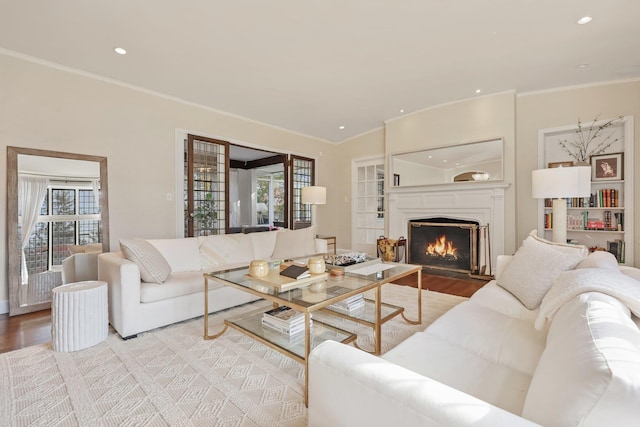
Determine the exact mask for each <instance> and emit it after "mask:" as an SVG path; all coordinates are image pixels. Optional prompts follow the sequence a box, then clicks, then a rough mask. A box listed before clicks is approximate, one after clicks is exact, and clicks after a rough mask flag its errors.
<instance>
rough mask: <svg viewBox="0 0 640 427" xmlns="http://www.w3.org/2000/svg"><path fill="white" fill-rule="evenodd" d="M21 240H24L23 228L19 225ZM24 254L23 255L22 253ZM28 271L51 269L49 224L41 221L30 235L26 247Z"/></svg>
mask: <svg viewBox="0 0 640 427" xmlns="http://www.w3.org/2000/svg"><path fill="white" fill-rule="evenodd" d="M18 228H19V229H18V234H19V235H20V237H19V240H20V241H22V229H21V228H20V227H18ZM21 256H22V255H21ZM24 256H25V261H26V263H27V272H28V273H29V274H33V273H40V272H43V271H47V270H48V269H49V224H48V223H46V222H39V223H37V224H36V227H35V229H34V231H33V233H31V236H30V237H29V243H27V246H26V247H25V249H24Z"/></svg>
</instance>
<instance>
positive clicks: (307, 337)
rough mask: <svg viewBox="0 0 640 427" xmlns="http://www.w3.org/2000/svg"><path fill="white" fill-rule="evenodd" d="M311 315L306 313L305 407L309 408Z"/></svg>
mask: <svg viewBox="0 0 640 427" xmlns="http://www.w3.org/2000/svg"><path fill="white" fill-rule="evenodd" d="M310 319H311V314H310V313H309V312H308V311H305V313H304V406H306V407H307V408H308V407H309V353H311V326H310V324H309V323H310V322H309V321H310Z"/></svg>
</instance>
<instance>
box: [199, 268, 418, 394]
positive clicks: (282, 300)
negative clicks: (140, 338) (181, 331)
mask: <svg viewBox="0 0 640 427" xmlns="http://www.w3.org/2000/svg"><path fill="white" fill-rule="evenodd" d="M384 264H393V265H394V267H393V268H391V269H388V270H384V271H382V272H380V273H378V274H371V275H369V276H360V275H354V274H350V273H347V275H346V277H344V278H341V279H335V278H331V277H330V278H329V279H328V280H326V282H327V284H331V285H341V284H345V281H347V283H356V284H357V286H356V287H354V289H353V290H351V291H349V292H345V293H344V294H341V295H337V296H335V297H330V298H326V299H322V300H320V301H318V302H314V303H305V302H304V301H301V300H300V299H296V298H295V297H292V295H296V294H297V293H299V292H300V290H302V289H305V288H308V287H309V286H312V285H313V284H314V283H309V284H307V285H305V286H303V287H301V288H297V289H291V290H287V291H284V292H281V293H279V294H278V293H275V292H273V288H269V287H268V286H265V285H264V282H260V281H257V280H254V281H252V280H250V279H246V276H245V274H246V272H247V271H248V268H246V267H245V268H239V269H233V270H225V271H221V272H215V273H205V274H204V339H205V340H211V339H215V338H218V337H220V336H221V335H222V334H224V333H225V332H226V331H227V329H228V328H229V327H231V328H234V329H236V330H238V331H240V332H242V333H244V334H246V335H248V336H250V337H252V338H254V339H256V340H257V341H259V342H261V343H263V344H265V345H266V346H268V347H269V348H271V349H273V350H275V351H278V352H279V353H281V354H284V355H285V356H288V357H290V358H292V359H294V360H296V361H297V362H299V363H302V364H303V365H304V367H305V387H304V404H305V406H308V403H309V402H308V399H309V396H308V388H309V387H308V386H309V364H308V363H307V361H308V360H309V353H311V349H312V345H311V341H312V327H310V323H311V314H312V313H313V312H314V311H320V310H322V311H328V312H330V313H331V314H332V315H335V316H338V317H343V318H347V319H350V320H353V321H355V322H357V323H360V324H363V325H367V326H370V327H372V328H373V335H374V348H373V351H371V353H373V354H375V355H379V354H380V353H381V349H382V325H383V324H384V323H385V322H387V321H388V320H390V319H392V318H393V317H396V316H397V315H398V314H400V315H401V316H402V318H403V319H404V321H405V322H407V323H409V324H412V325H418V324H421V323H422V297H421V295H422V266H420V265H412V264H399V263H392V262H384ZM414 273H417V274H418V289H417V303H418V304H417V305H418V318H417V320H410V319H408V318H407V317H406V316H405V313H404V308H402V307H395V306H390V305H389V304H384V303H383V302H382V286H383V285H385V284H387V283H390V282H392V281H394V280H398V279H400V278H402V277H405V276H409V275H411V274H414ZM225 275H226V276H231V277H227V278H225ZM241 277H244V278H245V279H244V280H243V281H242V283H238V282H240V280H237V281H234V280H235V279H240V278H241ZM232 279H233V280H232ZM209 280H212V281H214V282H217V283H220V284H223V285H225V286H229V287H231V288H234V289H238V290H241V291H243V292H248V293H250V294H252V295H255V296H257V297H260V298H263V299H265V300H267V301H271V302H272V303H273V305H274V306H279V305H286V306H289V307H291V308H293V309H294V310H297V311H300V312H303V313H304V315H305V320H304V323H305V329H304V348H303V350H302V352H301V353H302V354H298V353H296V352H295V351H292V350H291V349H289V348H286V346H282V345H278V344H276V343H274V341H272V340H270V339H267V338H265V337H264V336H263V335H261V334H259V333H256V331H255V329H253V330H252V328H251V327H247V324H246V323H245V324H243V323H242V321H243V319H245V318H246V317H248V316H255V315H256V312H250V313H245V314H243V315H240V316H235V317H232V318H228V319H225V320H224V327H223V328H222V330H220V331H219V332H217V333H215V334H209V292H208V290H209ZM322 281H324V280H322ZM354 281H355V282H354ZM358 282H359V283H358ZM327 288H328V286H327ZM372 289H373V290H374V295H375V299H374V300H373V301H370V300H367V301H368V303H370V304H373V306H374V319H373V321H371V320H368V319H363V318H360V317H355V316H350V315H347V314H343V313H338V312H336V311H332V310H330V309H329V308H328V306H330V305H331V304H334V303H336V302H339V301H342V300H344V299H346V298H349V297H351V296H354V295H357V294H360V293H363V292H366V291H368V290H372ZM270 291H271V293H270ZM383 305H385V306H387V307H394V308H396V309H397V310H393V311H392V312H391V313H390V314H388V315H386V316H385V317H382V306H383ZM263 311H265V309H261V310H259V313H258V315H259V314H260V313H261V312H263ZM313 324H314V325H316V324H318V325H319V326H320V328H319V329H322V330H323V331H325V332H326V333H328V334H335V335H336V337H338V338H340V339H338V340H339V341H340V342H343V343H345V344H348V343H352V342H353V343H354V346H356V347H358V346H357V343H356V339H357V336H356V335H355V334H353V333H351V332H349V331H344V330H342V329H339V328H336V327H334V326H331V325H328V324H326V322H319V321H317V320H314V321H313ZM324 339H325V338H322V337H320V340H324ZM329 339H334V340H335V339H336V338H329ZM316 344H317V343H316Z"/></svg>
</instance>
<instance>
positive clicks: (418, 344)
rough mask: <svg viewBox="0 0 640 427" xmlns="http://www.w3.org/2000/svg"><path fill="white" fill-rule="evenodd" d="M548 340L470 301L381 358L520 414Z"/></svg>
mask: <svg viewBox="0 0 640 427" xmlns="http://www.w3.org/2000/svg"><path fill="white" fill-rule="evenodd" d="M503 292H506V291H503ZM518 304H520V303H518ZM545 338H546V333H544V332H539V331H536V330H535V329H534V328H533V326H532V324H531V322H530V321H528V320H527V321H524V320H520V319H517V318H513V317H511V316H508V315H505V314H503V313H500V312H499V311H496V310H493V309H491V308H488V307H485V306H484V305H481V304H475V303H474V302H473V301H467V302H463V303H461V304H459V305H457V306H456V307H454V308H452V309H451V310H449V311H448V312H447V313H445V314H444V315H443V316H441V317H440V318H439V319H438V320H436V321H435V322H434V323H433V324H431V326H429V327H428V328H427V329H426V330H425V331H424V332H419V333H416V334H414V335H413V336H411V337H410V338H409V339H407V340H405V341H404V342H402V343H401V344H400V345H398V346H396V347H395V348H393V349H392V350H390V351H389V352H387V353H386V354H385V355H384V356H383V358H384V359H385V360H388V361H391V362H394V363H396V364H398V365H400V366H403V367H405V368H408V369H410V370H412V371H414V372H417V373H420V374H422V375H425V376H427V377H429V378H432V379H435V380H437V381H440V382H442V383H443V384H447V385H449V386H451V387H453V388H456V389H458V390H461V391H463V392H465V393H468V394H470V395H472V396H475V397H477V398H479V399H482V400H484V401H487V402H489V403H491V404H494V405H496V406H498V407H500V408H502V409H505V410H507V411H510V412H513V413H515V414H520V413H521V411H522V407H523V405H524V401H525V397H526V393H527V389H528V388H529V383H530V381H531V377H532V375H533V373H534V371H535V368H536V365H537V362H538V359H539V357H540V355H541V354H542V351H543V350H544V345H545Z"/></svg>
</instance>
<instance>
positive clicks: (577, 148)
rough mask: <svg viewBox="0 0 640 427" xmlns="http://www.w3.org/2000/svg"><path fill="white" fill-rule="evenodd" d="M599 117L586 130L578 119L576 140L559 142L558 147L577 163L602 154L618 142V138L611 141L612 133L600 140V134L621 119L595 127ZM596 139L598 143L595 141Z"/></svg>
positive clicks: (617, 118)
mask: <svg viewBox="0 0 640 427" xmlns="http://www.w3.org/2000/svg"><path fill="white" fill-rule="evenodd" d="M599 117H600V115H598V116H596V118H595V119H593V122H592V123H591V126H589V127H588V130H585V129H584V128H583V126H582V121H580V119H579V118H578V127H577V128H576V131H575V132H576V138H575V139H574V140H573V141H569V140H568V139H563V140H561V141H560V142H559V144H560V147H561V148H562V149H563V150H564V151H566V152H567V153H568V154H569V155H570V156H571V157H573V158H574V159H576V160H577V161H579V162H584V161H586V160H588V159H589V157H590V156H593V155H596V154H601V153H604V152H605V151H606V150H607V148H609V147H611V146H612V145H613V144H614V143H615V142H617V141H619V140H620V138H615V139H613V140H612V139H611V138H612V137H613V132H612V133H610V134H609V135H607V136H605V137H604V138H601V136H602V132H603V131H604V130H606V129H608V128H610V127H611V126H613V125H615V124H616V123H618V122H620V121H621V120H622V119H623V117H622V116H618V117H616V118H615V119H611V120H608V121H606V122H604V123H602V124H601V125H599V126H596V122H597V121H598V118H599ZM596 139H598V140H599V141H596ZM592 144H595V145H594V146H593V148H591V149H590V146H591V145H592Z"/></svg>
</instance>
